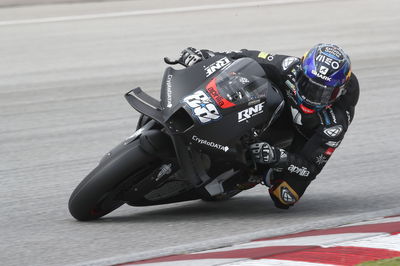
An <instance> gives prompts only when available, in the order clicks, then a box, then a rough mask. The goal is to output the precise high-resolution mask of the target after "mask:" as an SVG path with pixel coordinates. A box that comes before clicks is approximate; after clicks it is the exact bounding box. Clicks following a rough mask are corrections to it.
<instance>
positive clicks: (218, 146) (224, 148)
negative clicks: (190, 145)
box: [192, 135, 229, 152]
mask: <svg viewBox="0 0 400 266" xmlns="http://www.w3.org/2000/svg"><path fill="white" fill-rule="evenodd" d="M192 140H194V141H195V142H197V143H199V144H202V145H207V146H209V147H211V148H214V149H218V150H221V151H224V152H227V151H228V150H229V147H228V146H223V145H221V144H217V143H215V142H213V141H208V140H205V139H201V138H199V137H198V136H196V135H193V136H192Z"/></svg>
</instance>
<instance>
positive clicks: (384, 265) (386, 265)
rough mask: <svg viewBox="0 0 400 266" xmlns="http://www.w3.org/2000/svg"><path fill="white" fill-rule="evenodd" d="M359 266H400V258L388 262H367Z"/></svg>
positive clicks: (358, 265) (387, 260)
mask: <svg viewBox="0 0 400 266" xmlns="http://www.w3.org/2000/svg"><path fill="white" fill-rule="evenodd" d="M357 266H400V257H397V258H391V259H386V260H374V261H367V262H363V263H360V264H357Z"/></svg>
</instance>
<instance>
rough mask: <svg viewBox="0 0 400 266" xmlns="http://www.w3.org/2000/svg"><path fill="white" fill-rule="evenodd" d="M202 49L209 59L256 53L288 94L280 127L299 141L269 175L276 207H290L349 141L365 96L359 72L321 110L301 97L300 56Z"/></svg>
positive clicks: (267, 73)
mask: <svg viewBox="0 0 400 266" xmlns="http://www.w3.org/2000/svg"><path fill="white" fill-rule="evenodd" d="M201 52H202V53H203V56H204V57H205V58H208V57H211V56H214V55H225V56H228V57H229V58H232V59H238V58H242V57H250V58H252V59H254V60H256V61H257V62H258V63H259V64H260V65H261V66H262V68H263V69H264V71H265V73H266V75H267V78H268V79H270V80H271V81H272V82H274V83H275V85H276V86H277V87H278V88H280V90H281V92H282V94H283V95H284V98H285V102H286V106H285V109H284V111H283V113H282V115H281V117H280V119H278V120H277V123H276V125H274V127H277V128H280V129H281V130H289V131H290V132H292V135H293V141H292V143H291V144H290V145H289V147H286V148H285V149H284V150H282V149H280V152H279V153H278V154H279V158H278V160H277V162H276V163H274V164H273V165H269V167H268V168H269V169H271V170H270V171H269V174H268V176H269V178H271V180H270V182H271V186H270V189H269V193H270V195H271V198H272V199H273V201H274V203H275V205H276V206H277V207H279V208H284V209H287V208H289V206H292V205H293V204H294V203H296V202H297V201H298V200H299V198H300V197H301V196H302V195H303V193H304V191H305V190H306V188H307V186H308V185H309V184H310V182H311V181H312V180H313V179H315V177H316V176H317V175H318V174H319V173H320V172H321V170H322V168H323V167H324V166H325V164H326V163H327V161H328V160H329V158H330V157H331V156H332V154H333V152H334V151H335V149H336V148H337V147H339V145H340V143H341V141H342V140H343V137H344V135H345V133H346V131H347V129H348V127H349V125H350V123H351V122H352V120H353V117H354V109H355V106H356V104H357V101H358V97H359V85H358V81H357V78H356V76H355V75H354V74H351V77H350V79H349V81H348V83H347V84H346V87H345V89H346V93H345V94H344V95H342V96H340V98H339V99H337V100H336V101H335V102H334V103H333V104H332V105H330V106H328V107H327V108H325V109H323V110H321V111H315V110H312V109H309V108H307V107H305V106H304V105H302V104H300V105H299V104H298V103H297V101H296V98H295V97H296V94H295V93H296V89H295V88H296V87H295V86H296V75H297V73H298V71H301V70H300V68H301V60H300V58H297V57H292V56H287V55H278V54H269V53H266V52H261V51H255V50H246V49H243V50H241V51H238V52H227V53H217V52H212V51H210V50H201ZM262 137H263V136H261V139H262ZM265 139H266V140H267V139H268V137H267V136H265ZM265 171H267V169H265ZM271 174H272V175H271Z"/></svg>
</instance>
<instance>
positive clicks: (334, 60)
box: [302, 44, 351, 87]
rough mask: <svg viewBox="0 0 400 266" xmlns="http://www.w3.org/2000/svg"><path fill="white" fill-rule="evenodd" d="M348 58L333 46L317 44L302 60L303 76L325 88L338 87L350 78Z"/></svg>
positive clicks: (337, 47)
mask: <svg viewBox="0 0 400 266" xmlns="http://www.w3.org/2000/svg"><path fill="white" fill-rule="evenodd" d="M350 65H351V62H350V58H349V56H348V55H347V54H346V53H345V52H344V51H343V50H342V48H340V47H339V46H336V45H334V44H317V45H316V46H314V47H313V48H312V49H311V50H310V51H309V52H308V53H307V54H306V55H305V56H304V58H303V62H302V67H303V71H304V74H305V75H306V76H307V77H308V78H310V79H312V80H314V81H315V82H317V83H319V84H321V85H323V86H327V87H340V86H342V85H343V84H345V83H346V81H347V80H348V78H349V77H350V73H351V69H350Z"/></svg>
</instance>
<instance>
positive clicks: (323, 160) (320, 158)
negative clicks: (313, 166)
mask: <svg viewBox="0 0 400 266" xmlns="http://www.w3.org/2000/svg"><path fill="white" fill-rule="evenodd" d="M316 159H317V160H316V162H317V164H318V165H323V164H326V163H327V162H328V158H326V157H325V156H324V155H323V154H321V155H319V156H318V157H317V158H316Z"/></svg>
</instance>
